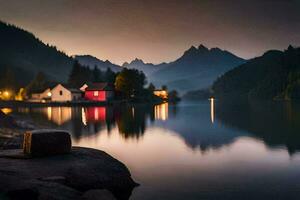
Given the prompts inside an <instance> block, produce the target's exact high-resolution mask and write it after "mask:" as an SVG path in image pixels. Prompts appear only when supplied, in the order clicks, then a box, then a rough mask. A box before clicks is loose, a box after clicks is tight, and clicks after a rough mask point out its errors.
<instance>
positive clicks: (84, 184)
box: [0, 147, 137, 200]
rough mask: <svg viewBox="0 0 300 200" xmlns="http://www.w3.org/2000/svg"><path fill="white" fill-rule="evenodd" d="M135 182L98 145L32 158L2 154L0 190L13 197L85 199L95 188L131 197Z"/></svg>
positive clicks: (0, 157)
mask: <svg viewBox="0 0 300 200" xmlns="http://www.w3.org/2000/svg"><path fill="white" fill-rule="evenodd" d="M2 155H5V153H2ZM135 186H137V184H136V183H135V182H134V181H133V180H132V178H131V175H130V172H129V171H128V169H127V168H126V166H125V165H124V164H122V163H121V162H119V161H118V160H116V159H114V158H113V157H111V156H110V155H108V154H107V153H105V152H103V151H99V150H95V149H89V148H81V147H73V148H72V151H71V153H70V154H66V155H57V156H51V157H42V158H31V159H16V158H10V157H7V156H1V154H0V194H1V193H4V194H6V195H7V196H9V197H12V198H13V199H27V198H29V199H33V200H34V199H47V200H48V199H62V200H63V199H84V198H85V197H83V194H84V193H85V195H86V196H87V195H88V193H86V192H87V191H89V190H93V189H95V190H97V191H96V193H97V192H99V191H98V190H99V189H106V190H109V191H111V192H112V193H113V194H114V197H115V198H116V199H128V198H129V196H130V195H131V192H132V190H133V188H134V187H135ZM93 194H95V191H93V192H90V194H89V195H90V196H93ZM89 195H88V196H89ZM90 196H89V197H90ZM90 198H92V197H90Z"/></svg>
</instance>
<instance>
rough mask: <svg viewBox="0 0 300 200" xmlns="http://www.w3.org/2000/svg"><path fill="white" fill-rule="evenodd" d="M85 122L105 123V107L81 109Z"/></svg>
mask: <svg viewBox="0 0 300 200" xmlns="http://www.w3.org/2000/svg"><path fill="white" fill-rule="evenodd" d="M83 112H84V115H85V119H86V121H87V122H105V120H106V107H88V108H85V109H83Z"/></svg>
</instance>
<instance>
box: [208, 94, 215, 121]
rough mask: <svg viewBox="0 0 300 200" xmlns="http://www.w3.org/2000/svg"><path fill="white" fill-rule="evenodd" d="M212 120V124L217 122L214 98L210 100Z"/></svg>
mask: <svg viewBox="0 0 300 200" xmlns="http://www.w3.org/2000/svg"><path fill="white" fill-rule="evenodd" d="M209 100H210V120H211V123H214V121H215V100H214V98H210V99H209Z"/></svg>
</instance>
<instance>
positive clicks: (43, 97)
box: [29, 88, 51, 102]
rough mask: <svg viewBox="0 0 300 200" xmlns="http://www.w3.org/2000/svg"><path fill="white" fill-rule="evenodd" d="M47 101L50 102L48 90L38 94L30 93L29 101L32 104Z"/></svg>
mask: <svg viewBox="0 0 300 200" xmlns="http://www.w3.org/2000/svg"><path fill="white" fill-rule="evenodd" d="M49 100H51V89H50V88H47V89H45V90H42V91H40V92H35V93H32V94H31V98H30V99H29V101H32V102H43V101H49Z"/></svg>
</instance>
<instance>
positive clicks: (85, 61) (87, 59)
mask: <svg viewBox="0 0 300 200" xmlns="http://www.w3.org/2000/svg"><path fill="white" fill-rule="evenodd" d="M74 58H75V59H76V60H78V62H79V63H80V64H82V65H85V66H89V67H90V68H91V69H92V68H93V67H94V66H97V67H98V68H99V69H100V70H101V71H106V70H107V68H110V69H111V70H112V71H114V72H119V71H121V70H122V67H121V66H119V65H116V64H113V63H111V62H110V61H108V60H106V61H103V60H100V59H98V58H96V57H94V56H90V55H76V56H74Z"/></svg>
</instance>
